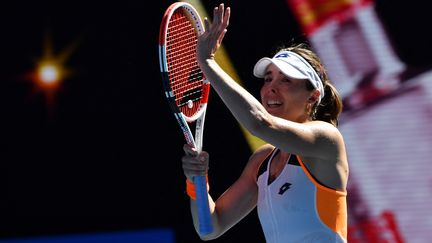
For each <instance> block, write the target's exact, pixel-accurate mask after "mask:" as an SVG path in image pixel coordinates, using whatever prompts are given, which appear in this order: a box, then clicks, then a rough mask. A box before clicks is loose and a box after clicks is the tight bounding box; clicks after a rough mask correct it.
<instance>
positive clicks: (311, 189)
mask: <svg viewBox="0 0 432 243" xmlns="http://www.w3.org/2000/svg"><path fill="white" fill-rule="evenodd" d="M277 151H278V149H275V150H274V151H273V153H272V155H271V157H270V159H269V160H266V161H268V163H267V164H263V166H266V168H267V169H266V171H265V172H264V173H262V174H261V175H259V177H258V180H257V183H258V188H259V189H258V202H257V210H258V216H259V219H260V223H261V226H262V229H263V231H264V235H265V238H266V241H267V242H268V243H282V242H283V243H288V242H289V243H291V242H313V243H319V242H326V243H327V242H346V238H347V207H346V192H342V191H336V190H334V189H330V188H327V187H324V186H322V185H321V184H319V183H318V182H317V181H316V180H315V179H314V178H313V177H312V176H311V175H310V173H309V172H308V170H307V169H306V167H305V166H304V164H303V162H302V161H301V159H300V158H299V157H298V156H295V155H292V156H295V157H296V158H297V160H298V162H299V164H300V166H298V165H292V164H288V161H289V159H288V161H287V163H286V165H285V167H284V169H283V170H282V172H281V173H280V175H279V176H278V177H277V178H276V179H275V180H274V181H273V182H272V183H271V184H270V185H268V179H269V178H268V177H269V173H268V172H269V169H270V163H271V161H272V159H273V157H274V156H275V155H276V153H277ZM266 161H265V162H264V163H266Z"/></svg>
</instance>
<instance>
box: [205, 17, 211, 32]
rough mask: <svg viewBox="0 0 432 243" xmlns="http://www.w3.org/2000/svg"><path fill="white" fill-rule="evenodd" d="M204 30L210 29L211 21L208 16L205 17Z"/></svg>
mask: <svg viewBox="0 0 432 243" xmlns="http://www.w3.org/2000/svg"><path fill="white" fill-rule="evenodd" d="M204 28H205V29H204V31H210V21H209V19H208V18H207V17H205V18H204Z"/></svg>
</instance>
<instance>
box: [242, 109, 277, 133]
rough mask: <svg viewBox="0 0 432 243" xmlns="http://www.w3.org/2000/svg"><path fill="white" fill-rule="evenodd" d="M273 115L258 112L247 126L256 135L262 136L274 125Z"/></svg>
mask: <svg viewBox="0 0 432 243" xmlns="http://www.w3.org/2000/svg"><path fill="white" fill-rule="evenodd" d="M271 124H272V121H271V117H270V116H266V115H265V114H262V113H261V114H258V115H256V116H255V119H252V120H251V121H250V122H249V123H248V124H247V125H246V126H245V127H246V129H247V130H248V131H249V132H250V133H251V134H252V135H254V136H256V137H259V138H261V137H262V136H263V134H264V133H265V131H267V130H268V128H269V127H271V126H272V125H271Z"/></svg>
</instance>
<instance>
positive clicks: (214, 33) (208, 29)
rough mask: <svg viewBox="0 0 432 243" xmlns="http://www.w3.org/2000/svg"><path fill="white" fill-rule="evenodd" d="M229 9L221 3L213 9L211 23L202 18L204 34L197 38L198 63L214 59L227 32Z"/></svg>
mask: <svg viewBox="0 0 432 243" xmlns="http://www.w3.org/2000/svg"><path fill="white" fill-rule="evenodd" d="M230 14H231V9H230V8H229V7H227V8H226V9H225V6H224V4H223V3H221V4H219V6H218V7H215V8H214V9H213V23H210V21H209V20H208V18H204V26H205V31H204V33H203V34H202V35H201V36H200V37H199V38H198V46H197V57H198V61H199V62H204V61H205V60H207V59H214V56H215V53H216V51H217V50H218V49H219V47H220V45H221V43H222V40H223V38H224V36H225V33H226V32H227V29H226V28H227V27H228V24H229V18H230Z"/></svg>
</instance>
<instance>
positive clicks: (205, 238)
mask: <svg viewBox="0 0 432 243" xmlns="http://www.w3.org/2000/svg"><path fill="white" fill-rule="evenodd" d="M220 235H221V234H218V233H217V232H215V231H213V232H212V233H210V234H207V235H201V234H198V236H199V237H200V239H201V240H202V241H211V240H215V239H217V238H219V236H220Z"/></svg>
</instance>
